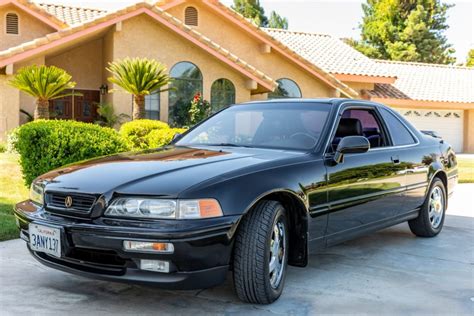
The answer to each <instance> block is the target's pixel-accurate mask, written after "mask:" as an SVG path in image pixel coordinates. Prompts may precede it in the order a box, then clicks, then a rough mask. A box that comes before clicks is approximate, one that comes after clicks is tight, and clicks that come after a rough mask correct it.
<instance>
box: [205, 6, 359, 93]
mask: <svg viewBox="0 0 474 316" xmlns="http://www.w3.org/2000/svg"><path fill="white" fill-rule="evenodd" d="M203 3H204V4H206V5H211V6H215V7H216V8H218V9H220V10H221V11H222V12H225V13H227V14H229V15H230V16H232V17H234V18H236V19H237V20H238V21H239V22H242V23H243V24H244V25H245V26H248V27H249V28H251V30H252V31H253V32H255V34H257V35H261V36H263V37H264V38H266V39H268V40H269V41H271V42H272V44H273V45H275V46H276V47H277V48H278V49H280V50H281V51H282V52H283V53H284V54H288V55H289V56H290V57H292V58H294V59H296V60H297V61H298V62H301V63H303V64H304V65H305V67H308V69H311V70H312V71H315V72H317V73H318V74H319V75H320V76H321V77H322V78H323V79H324V80H326V81H327V82H329V83H330V84H331V85H333V86H334V87H336V89H337V90H339V91H340V92H342V93H343V94H344V95H346V96H348V97H351V98H354V97H358V96H359V93H358V92H357V91H356V90H354V89H352V88H351V87H349V86H348V85H346V84H345V83H343V82H342V81H340V80H338V79H337V78H336V77H334V76H333V75H332V74H330V73H329V72H328V71H327V70H325V69H324V68H322V67H320V66H319V65H317V64H315V63H313V62H311V61H310V60H308V59H306V58H305V57H303V56H301V55H300V54H298V53H297V52H295V51H294V50H293V49H291V48H290V47H288V46H287V45H286V44H285V43H283V42H281V41H279V40H278V39H276V38H275V37H273V36H271V35H270V34H268V32H266V31H265V29H264V28H261V27H258V26H257V25H256V24H255V23H253V22H252V21H251V20H249V19H246V18H245V17H244V16H243V15H241V14H240V13H238V12H236V11H234V10H233V9H231V8H230V7H228V6H227V5H225V4H223V3H221V2H220V1H219V0H208V1H204V2H203Z"/></svg>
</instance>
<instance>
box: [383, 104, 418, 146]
mask: <svg viewBox="0 0 474 316" xmlns="http://www.w3.org/2000/svg"><path fill="white" fill-rule="evenodd" d="M380 113H381V115H382V117H383V119H384V120H385V123H386V124H387V127H388V129H389V131H390V135H391V136H392V141H393V144H394V145H395V146H402V145H411V144H414V143H415V140H414V139H413V136H412V135H411V133H410V131H409V130H408V129H407V128H406V127H405V125H404V124H402V122H401V121H400V120H399V119H398V118H397V117H395V115H394V114H393V113H391V112H389V111H388V110H386V109H384V108H381V109H380Z"/></svg>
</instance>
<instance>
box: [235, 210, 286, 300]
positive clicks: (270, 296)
mask: <svg viewBox="0 0 474 316" xmlns="http://www.w3.org/2000/svg"><path fill="white" fill-rule="evenodd" d="M288 250H289V249H288V224H287V218H286V212H285V209H284V207H283V206H282V205H281V204H280V203H278V202H276V201H261V202H259V203H257V205H256V206H255V207H254V208H253V209H252V210H251V211H250V213H249V214H248V215H246V216H245V217H244V218H243V219H242V222H241V223H240V227H239V231H238V232H237V236H236V240H235V246H234V286H235V291H236V292H237V296H238V297H239V298H240V299H241V300H242V301H245V302H248V303H254V304H269V303H272V302H274V301H275V300H277V299H278V298H279V297H280V295H281V293H282V291H283V285H284V282H285V276H286V267H287V262H288Z"/></svg>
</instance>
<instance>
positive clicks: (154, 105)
mask: <svg viewBox="0 0 474 316" xmlns="http://www.w3.org/2000/svg"><path fill="white" fill-rule="evenodd" d="M145 117H146V118H147V119H150V120H159V119H160V93H158V92H155V93H152V94H149V95H147V96H145Z"/></svg>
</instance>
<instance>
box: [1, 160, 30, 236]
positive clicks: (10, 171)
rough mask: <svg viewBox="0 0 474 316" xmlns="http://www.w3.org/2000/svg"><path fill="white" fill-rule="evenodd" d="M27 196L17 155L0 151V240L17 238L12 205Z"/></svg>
mask: <svg viewBox="0 0 474 316" xmlns="http://www.w3.org/2000/svg"><path fill="white" fill-rule="evenodd" d="M27 197H28V189H27V188H26V186H25V185H24V183H23V179H22V177H21V171H20V166H19V165H18V156H17V155H14V154H7V153H0V241H2V240H8V239H13V238H18V234H19V233H18V228H17V227H16V224H15V217H14V216H13V205H14V204H15V203H17V202H20V201H22V200H25V199H26V198H27Z"/></svg>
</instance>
